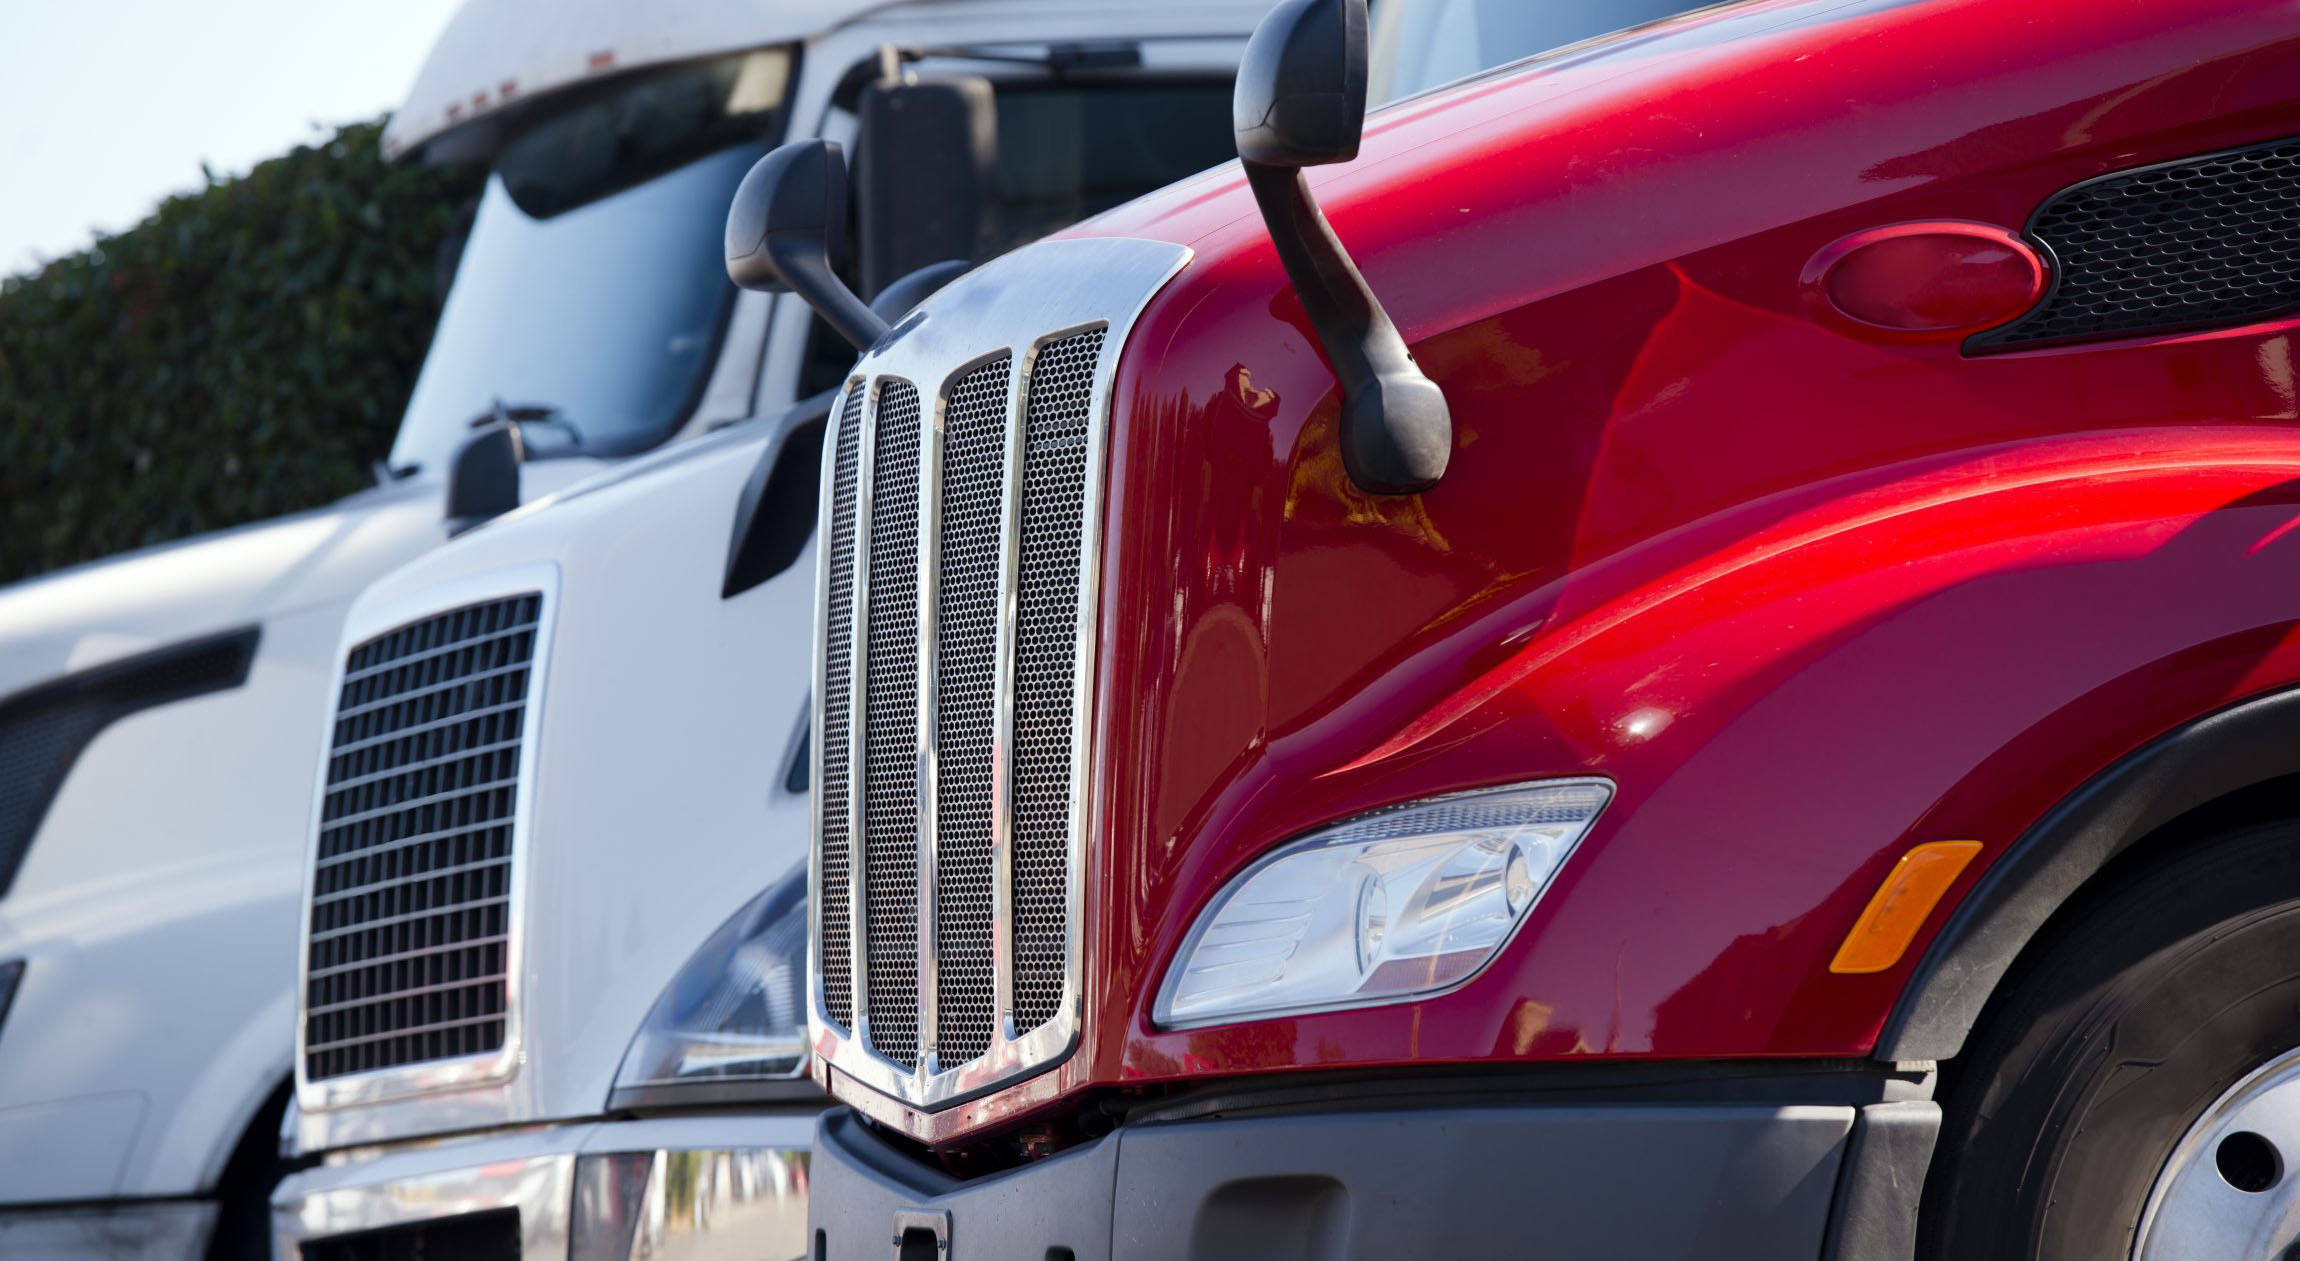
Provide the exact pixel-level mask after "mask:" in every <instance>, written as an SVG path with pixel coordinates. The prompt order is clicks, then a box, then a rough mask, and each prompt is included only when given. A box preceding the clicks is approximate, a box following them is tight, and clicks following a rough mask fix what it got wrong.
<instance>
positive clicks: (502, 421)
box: [468, 399, 583, 456]
mask: <svg viewBox="0 0 2300 1261" xmlns="http://www.w3.org/2000/svg"><path fill="white" fill-rule="evenodd" d="M489 425H515V426H517V427H518V429H519V431H520V432H521V434H523V435H524V434H525V433H526V431H527V428H528V426H530V425H536V426H541V427H545V428H550V429H556V430H559V431H560V432H562V433H564V434H566V435H567V445H566V446H564V447H561V448H559V449H558V450H556V451H538V452H536V453H535V454H536V455H538V456H550V455H575V454H577V453H579V452H581V451H582V450H583V431H582V430H580V429H577V428H576V427H575V422H574V421H572V420H569V419H567V412H566V409H564V408H561V407H555V406H553V405H552V404H550V403H506V402H504V401H503V400H502V399H496V400H495V405H494V406H492V407H490V408H488V409H487V410H486V411H483V412H481V413H479V414H478V415H477V416H474V417H472V418H471V423H470V425H469V426H468V427H469V428H472V429H485V428H486V427H488V426H489Z"/></svg>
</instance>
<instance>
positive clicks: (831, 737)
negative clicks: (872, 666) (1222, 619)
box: [809, 378, 865, 1030]
mask: <svg viewBox="0 0 2300 1261" xmlns="http://www.w3.org/2000/svg"><path fill="white" fill-rule="evenodd" d="M864 393H865V391H864V385H863V382H862V380H861V379H860V378H857V379H856V380H854V381H853V382H851V383H850V384H849V385H848V386H847V396H846V401H845V403H844V404H843V405H842V406H841V407H840V410H839V420H838V433H837V435H836V436H835V437H834V438H833V440H832V444H831V450H830V452H829V453H828V454H829V456H830V469H829V482H830V488H831V493H830V495H829V496H828V497H827V498H826V500H825V505H824V506H825V512H826V514H827V522H828V525H827V528H824V529H823V530H822V537H823V539H824V540H825V546H824V548H823V576H822V578H821V579H820V581H821V582H822V584H823V600H822V603H821V605H820V606H819V612H818V616H819V617H820V618H821V622H820V624H819V625H818V626H817V628H816V631H815V639H816V642H817V643H819V644H821V645H822V647H821V649H820V651H819V652H818V653H817V656H818V657H819V658H820V664H819V671H820V677H818V678H817V679H816V680H815V697H816V700H815V738H814V740H813V742H812V743H813V745H814V749H813V757H814V762H815V765H814V776H813V778H812V779H811V780H810V781H809V782H810V783H812V784H814V785H815V801H814V809H815V812H816V820H815V836H816V837H817V840H818V844H819V845H820V846H821V850H822V852H821V854H820V855H819V861H818V863H817V867H816V879H817V887H816V888H815V891H814V906H815V913H814V920H815V959H816V970H815V975H816V976H818V977H820V978H821V979H822V987H823V996H822V997H823V1013H824V1015H826V1016H827V1017H829V1019H830V1021H831V1023H833V1024H836V1025H838V1026H839V1027H840V1028H843V1029H848V1030H852V1029H853V1028H854V1023H855V1006H854V995H855V990H854V942H853V937H854V923H853V919H854V917H853V907H854V889H853V875H854V853H853V850H854V827H853V820H852V818H851V817H850V816H851V811H850V807H851V806H852V805H853V804H854V793H853V785H852V783H851V782H850V780H851V776H852V772H853V769H854V759H853V756H852V754H853V749H852V743H851V742H852V738H853V736H854V731H855V724H854V712H853V711H854V703H853V702H854V665H855V657H854V602H855V580H856V576H857V566H858V559H857V557H856V555H855V539H856V534H855V522H856V514H857V512H858V502H859V494H860V492H859V487H858V485H857V477H858V475H859V471H860V470H859V466H860V464H861V460H862V445H863V444H862V427H863V396H864Z"/></svg>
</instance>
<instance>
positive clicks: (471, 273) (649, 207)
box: [391, 50, 791, 468]
mask: <svg viewBox="0 0 2300 1261" xmlns="http://www.w3.org/2000/svg"><path fill="white" fill-rule="evenodd" d="M790 70H791V59H790V55H789V54H788V52H787V51H784V50H769V51H765V52H755V53H748V54H744V55H741V56H737V57H729V58H723V59H720V60H716V61H711V62H704V63H699V64H696V65H689V66H681V67H678V68H675V69H672V70H668V71H661V72H656V73H653V74H649V75H644V76H639V77H634V78H632V79H627V80H623V81H620V82H619V83H617V84H615V85H612V86H610V87H609V88H607V89H606V90H604V91H602V92H599V93H597V94H595V95H593V96H591V97H590V98H589V99H587V100H583V101H581V102H579V103H577V104H575V105H573V106H571V107H569V108H567V109H565V110H563V111H560V112H557V113H554V114H553V115H551V116H550V117H548V118H545V119H543V120H542V121H540V122H536V123H533V124H531V125H529V126H528V127H527V128H526V129H525V130H524V131H522V132H521V134H520V135H519V136H518V137H517V138H515V139H514V140H512V141H511V142H510V143H509V144H507V145H506V146H505V147H504V149H503V151H502V153H501V154H500V155H499V156H498V158H497V160H496V167H495V171H494V174H493V175H492V176H491V177H490V178H489V180H488V183H487V190H486V192H485V193H484V194H483V195H482V196H481V198H480V205H479V212H478V215H477V217H476V218H475V219H474V220H473V222H472V227H471V234H470V238H469V240H468V241H467V242H466V244H465V245H464V247H463V258H462V262H461V263H460V265H459V266H458V269H457V272H456V277H455V283H454V287H453V288H452V289H451V290H450V291H449V293H448V297H447V303H446V306H445V307H444V308H443V309H442V310H441V312H440V319H439V327H438V330H437V331H436V332H435V333H434V334H433V337H432V344H431V350H430V353H429V354H428V356H427V357H426V358H425V359H424V363H423V371H422V373H421V374H420V375H419V376H418V377H417V379H416V383H415V392H414V394H413V396H412V397H411V398H410V399H409V400H408V405H407V414H406V417H405V418H404V419H403V420H402V421H401V423H400V430H399V437H398V440H397V441H396V442H394V443H393V445H392V452H391V463H392V465H393V466H394V467H395V468H406V467H410V466H422V467H428V468H439V467H442V466H443V465H444V464H445V463H446V461H447V459H448V458H449V457H450V456H451V455H453V454H454V452H455V450H456V448H457V447H459V446H460V445H461V444H462V443H463V441H464V440H465V439H466V438H468V437H469V436H470V431H471V427H472V422H473V421H474V420H476V419H479V418H481V417H483V416H485V415H487V414H489V413H490V412H491V411H492V410H493V409H494V408H495V406H496V405H497V404H498V403H501V404H503V405H504V406H506V407H508V408H513V409H523V412H522V414H524V415H526V416H528V417H530V418H531V419H530V420H529V423H528V424H527V425H526V427H525V428H526V435H527V438H528V450H529V452H530V453H531V454H532V455H536V456H549V455H555V454H562V453H566V452H572V451H582V452H584V453H586V454H598V455H621V454H628V453H630V452H633V451H639V450H644V449H645V448H647V447H650V446H653V445H654V444H656V443H658V442H660V441H662V440H663V439H664V438H665V437H666V436H668V435H669V434H670V432H671V431H672V430H673V429H674V428H675V427H676V426H677V425H678V424H679V423H680V422H681V421H682V420H684V419H685V418H686V415H687V413H688V412H689V411H690V410H692V409H693V407H694V404H695V401H696V399H697V398H698V397H699V395H700V393H701V390H702V387H703V383H704V380H705V378H706V377H707V376H708V374H709V372H710V368H711V362H712V358H713V356H714V354H715V352H716V351H717V348H718V340H719V333H720V329H721V325H722V324H723V322H724V320H725V316H726V312H727V308H728V304H729V301H730V300H731V299H732V297H733V295H734V287H733V286H732V285H730V284H729V283H728V282H727V273H726V264H725V261H724V260H723V259H722V258H721V257H720V252H721V248H722V241H723V238H724V237H725V227H726V217H727V203H728V201H729V199H730V198H732V197H733V195H734V190H735V185H736V184H738V183H740V182H741V180H742V178H743V175H744V173H745V172H747V171H748V170H749V169H750V167H751V164H752V163H753V162H755V161H757V160H758V158H759V156H760V155H761V154H763V153H765V152H766V151H767V149H768V148H770V147H771V146H772V145H773V144H774V143H775V142H776V141H777V140H778V139H779V138H780V136H781V131H782V118H781V114H782V105H783V99H784V94H785V87H786V85H787V83H788V80H789V75H790Z"/></svg>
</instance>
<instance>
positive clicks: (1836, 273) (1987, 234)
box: [1804, 220, 2048, 341]
mask: <svg viewBox="0 0 2300 1261" xmlns="http://www.w3.org/2000/svg"><path fill="white" fill-rule="evenodd" d="M2047 279H2048V277H2047V273H2046V271H2045V262H2044V259H2043V257H2042V256H2041V255H2039V254H2038V253H2037V251H2036V248H2035V247H2034V246H2031V245H2030V244H2029V243H2028V242H2027V241H2024V240H2022V239H2021V238H2020V237H2019V236H2017V235H2015V234H2014V233H2012V232H2011V231H2008V230H2007V229H2004V228H2000V227H1997V226H1996V225H1994V224H1988V223H1960V222H1957V221H1955V220H1929V221H1923V222H1918V223H1895V224H1890V225H1887V226H1885V227H1882V228H1867V229H1863V230H1862V231H1859V232H1855V233H1853V234H1852V235H1851V236H1848V237H1846V238H1844V239H1843V240H1840V241H1832V242H1831V243H1829V244H1828V245H1826V246H1823V247H1822V249H1821V252H1820V253H1818V254H1815V255H1814V256H1813V259H1812V261H1811V262H1809V263H1806V264H1805V276H1804V283H1805V297H1806V302H1807V304H1808V305H1809V306H1810V307H1811V308H1812V310H1813V312H1814V314H1815V315H1816V316H1817V317H1818V318H1820V319H1821V320H1823V321H1825V322H1830V323H1834V324H1836V325H1837V326H1838V328H1840V329H1841V330H1842V331H1844V332H1848V333H1851V334H1852V335H1854V336H1856V337H1870V338H1891V339H1894V340H1907V341H1953V340H1956V339H1958V338H1961V337H1965V336H1969V335H1970V334H1973V333H1977V332H1980V331H1981V330H1982V329H1987V328H1994V327H1996V326H1997V325H1999V324H2004V323H2008V322H2010V321H2012V320H2015V319H2018V318H2019V317H2020V316H2022V315H2024V314H2026V313H2027V312H2028V310H2029V308H2031V307H2033V306H2035V305H2036V303H2037V299H2039V298H2042V297H2043V296H2044V293H2045V286H2046V281H2047Z"/></svg>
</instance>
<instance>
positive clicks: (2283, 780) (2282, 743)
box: [1876, 689, 2300, 1061]
mask: <svg viewBox="0 0 2300 1261" xmlns="http://www.w3.org/2000/svg"><path fill="white" fill-rule="evenodd" d="M2285 818H2300V689H2293V690H2288V691H2282V692H2274V693H2269V694H2267V695H2264V696H2259V697H2255V698H2253V699H2251V700H2247V701H2243V702H2240V703H2238V704H2236V705H2232V706H2229V707H2228V708H2226V709H2222V710H2220V711H2218V712H2216V713H2213V714H2209V715H2207V716H2205V717H2203V718H2200V719H2198V720H2196V721H2195V722H2193V723H2190V724H2189V725H2187V726H2185V727H2182V728H2180V729H2179V730H2177V731H2174V732H2171V733H2170V734H2167V735H2165V736H2162V737H2160V738H2158V739H2157V740H2155V741H2152V742H2151V743H2149V744H2148V745H2147V746H2145V747H2144V748H2142V749H2140V750H2138V751H2136V752H2134V753H2132V754H2130V755H2128V756H2127V757H2125V758H2124V759H2123V760H2121V761H2119V762H2117V763H2116V764H2115V765H2114V766H2111V767H2109V768H2108V769H2107V770H2105V771H2102V772H2101V773H2100V774H2099V775H2097V776H2095V777H2094V778H2093V779H2092V780H2091V781H2090V782H2088V783H2087V784H2085V785H2084V787H2082V788H2080V789H2078V790H2077V791H2076V792H2075V793H2073V794H2071V795H2070V796H2069V797H2068V798H2067V799H2066V800H2065V801H2063V802H2061V803H2060V804H2059V805H2058V806H2056V807H2055V808H2054V809H2053V810H2051V811H2050V812H2048V813H2047V814H2046V815H2045V817H2044V818H2043V819H2042V820H2040V821H2039V822H2038V823H2037V824H2036V825H2035V826H2034V827H2031V828H2030V829H2029V830H2028V831H2027V832H2026V833H2025V834H2023V835H2022V836H2021V837H2020V838H2019V839H2018V840H2016V841H2014V842H2013V844H2012V846H2011V847H2010V848H2009V849H2007V850H2006V851H2005V853H2004V854H2003V855H2001V856H2000V857H1999V858H1998V859H1997V860H1996V861H1995V862H1994V863H1993V864H1991V866H1990V868H1989V870H1988V871H1987V872H1986V873H1985V874H1984V875H1983V876H1982V877H1981V881H1980V883H1979V884H1978V885H1977V886H1975V887H1974V889H1973V890H1972V892H1971V893H1969V894H1967V895H1966V897H1965V899H1964V901H1963V902H1962V903H1961V904H1959V905H1958V907H1957V908H1956V910H1955V911H1954V912H1953V913H1952V914H1951V915H1950V917H1949V922H1948V923H1947V924H1946V925H1945V926H1944V927H1943V928H1942V929H1941V932H1940V935H1939V936H1938V937H1937V938H1935V939H1934V941H1933V942H1932V944H1931V945H1930V946H1928V947H1927V948H1926V951H1925V955H1924V958H1923V959H1922V960H1920V961H1919V963H1918V965H1917V970H1916V972H1915V973H1914V974H1913V975H1912V976H1911V978H1910V980H1909V983H1908V985H1907V986H1906V987H1905V988H1904V989H1903V991H1902V994H1901V998H1900V1001H1899V1003H1898V1004H1897V1005H1896V1006H1895V1007H1894V1010H1893V1013H1892V1015H1891V1017H1890V1018H1888V1019H1887V1020H1886V1022H1885V1027H1884V1030H1883V1032H1882V1033H1880V1035H1879V1036H1878V1038H1877V1050H1876V1057H1877V1058H1878V1059H1883V1060H1897V1061H1924V1060H1947V1059H1951V1058H1953V1057H1954V1056H1955V1055H1956V1053H1957V1052H1958V1050H1960V1049H1961V1048H1962V1047H1963V1045H1964V1040H1965V1036H1966V1034H1968V1033H1969V1032H1970V1031H1971V1030H1972V1028H1973V1026H1974V1025H1975V1024H1977V1023H1978V1022H1979V1019H1980V1016H1981V1013H1982V1011H1983V1009H1984V1008H1985V1007H1986V1006H1987V1005H1988V1002H1989V1000H1990V998H1991V996H1993V995H1994V994H1995V993H1996V992H1997V991H1998V989H1999V988H2000V987H2001V985H2002V983H2003V982H2004V980H2005V979H2006V977H2007V976H2008V975H2010V974H2011V973H2012V972H2013V970H2014V968H2015V967H2016V965H2017V964H2018V962H2019V961H2020V959H2021V958H2022V956H2023V955H2025V954H2027V953H2028V951H2029V948H2030V946H2031V944H2032V943H2033V942H2035V941H2036V940H2037V939H2038V938H2039V936H2040V935H2041V934H2042V933H2043V932H2044V930H2045V929H2046V927H2047V925H2048V924H2050V923H2052V922H2053V921H2054V919H2055V917H2057V916H2060V915H2062V914H2064V913H2065V912H2068V911H2070V910H2072V909H2076V908H2080V907H2081V905H2082V903H2083V902H2084V901H2085V900H2086V899H2085V898H2084V897H2083V895H2084V893H2085V892H2086V891H2087V890H2091V889H2097V888H2098V887H2100V882H2101V881H2102V880H2103V879H2105V878H2113V876H2114V875H2115V873H2117V872H2121V871H2123V870H2126V869H2127V867H2128V865H2129V864H2132V863H2139V862H2146V861H2149V860H2150V859H2151V858H2152V857H2155V856H2160V855H2162V854H2163V853H2165V852H2167V851H2168V850H2171V849H2175V848H2177V847H2178V846H2179V845H2180V844H2182V843H2183V842H2184V841H2187V840H2191V839H2193V838H2195V837H2197V836H2198V835H2201V834H2206V833H2210V832H2218V831H2223V830H2226V829H2228V828H2232V827H2237V826H2242V825H2244V824H2247V823H2257V822H2263V821H2267V820H2272V819H2285Z"/></svg>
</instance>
